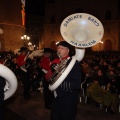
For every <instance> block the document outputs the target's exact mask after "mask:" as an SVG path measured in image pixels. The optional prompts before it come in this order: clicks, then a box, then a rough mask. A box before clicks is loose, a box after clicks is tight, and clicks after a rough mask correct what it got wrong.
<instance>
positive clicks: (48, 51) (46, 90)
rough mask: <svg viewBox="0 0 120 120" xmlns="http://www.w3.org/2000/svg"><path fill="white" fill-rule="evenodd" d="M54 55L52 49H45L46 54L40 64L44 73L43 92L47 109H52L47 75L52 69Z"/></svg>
mask: <svg viewBox="0 0 120 120" xmlns="http://www.w3.org/2000/svg"><path fill="white" fill-rule="evenodd" d="M52 54H53V50H52V49H50V48H44V54H43V57H42V59H41V60H40V62H39V65H40V67H41V68H42V71H43V79H42V83H43V88H44V89H43V92H44V101H45V108H47V109H51V101H52V96H53V95H52V92H51V91H50V90H49V88H48V86H49V82H48V81H47V80H46V79H45V77H44V76H45V73H46V72H47V71H48V70H49V69H50V62H51V60H50V57H51V56H52Z"/></svg>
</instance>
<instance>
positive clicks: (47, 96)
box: [42, 78, 53, 108]
mask: <svg viewBox="0 0 120 120" xmlns="http://www.w3.org/2000/svg"><path fill="white" fill-rule="evenodd" d="M42 83H43V88H44V89H43V93H44V101H45V107H46V108H47V107H49V106H51V105H52V99H53V93H52V92H51V91H50V90H49V88H48V87H49V83H48V82H47V81H46V79H45V78H43V79H42Z"/></svg>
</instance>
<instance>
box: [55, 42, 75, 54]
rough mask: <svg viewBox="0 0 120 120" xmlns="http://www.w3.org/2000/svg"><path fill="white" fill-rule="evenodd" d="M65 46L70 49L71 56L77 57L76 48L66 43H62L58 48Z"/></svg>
mask: <svg viewBox="0 0 120 120" xmlns="http://www.w3.org/2000/svg"><path fill="white" fill-rule="evenodd" d="M59 45H61V46H63V47H67V48H68V49H69V56H73V55H75V47H74V46H72V45H70V44H69V43H68V42H66V41H61V42H59V43H58V44H57V46H59Z"/></svg>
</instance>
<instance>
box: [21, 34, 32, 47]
mask: <svg viewBox="0 0 120 120" xmlns="http://www.w3.org/2000/svg"><path fill="white" fill-rule="evenodd" d="M21 39H22V40H23V42H24V46H25V47H27V46H28V41H29V40H30V37H29V36H27V35H23V36H22V37H21Z"/></svg>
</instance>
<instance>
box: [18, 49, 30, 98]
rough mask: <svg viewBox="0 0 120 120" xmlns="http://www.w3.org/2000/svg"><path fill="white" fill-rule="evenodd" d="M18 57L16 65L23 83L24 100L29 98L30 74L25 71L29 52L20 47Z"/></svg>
mask: <svg viewBox="0 0 120 120" xmlns="http://www.w3.org/2000/svg"><path fill="white" fill-rule="evenodd" d="M19 53H20V55H19V56H18V57H17V60H16V62H17V64H18V66H19V77H20V80H21V81H22V83H23V87H24V93H23V96H24V98H25V99H29V98H30V74H29V73H28V70H27V67H28V66H27V62H26V60H27V57H28V53H29V50H28V48H26V47H21V48H20V51H19Z"/></svg>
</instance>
